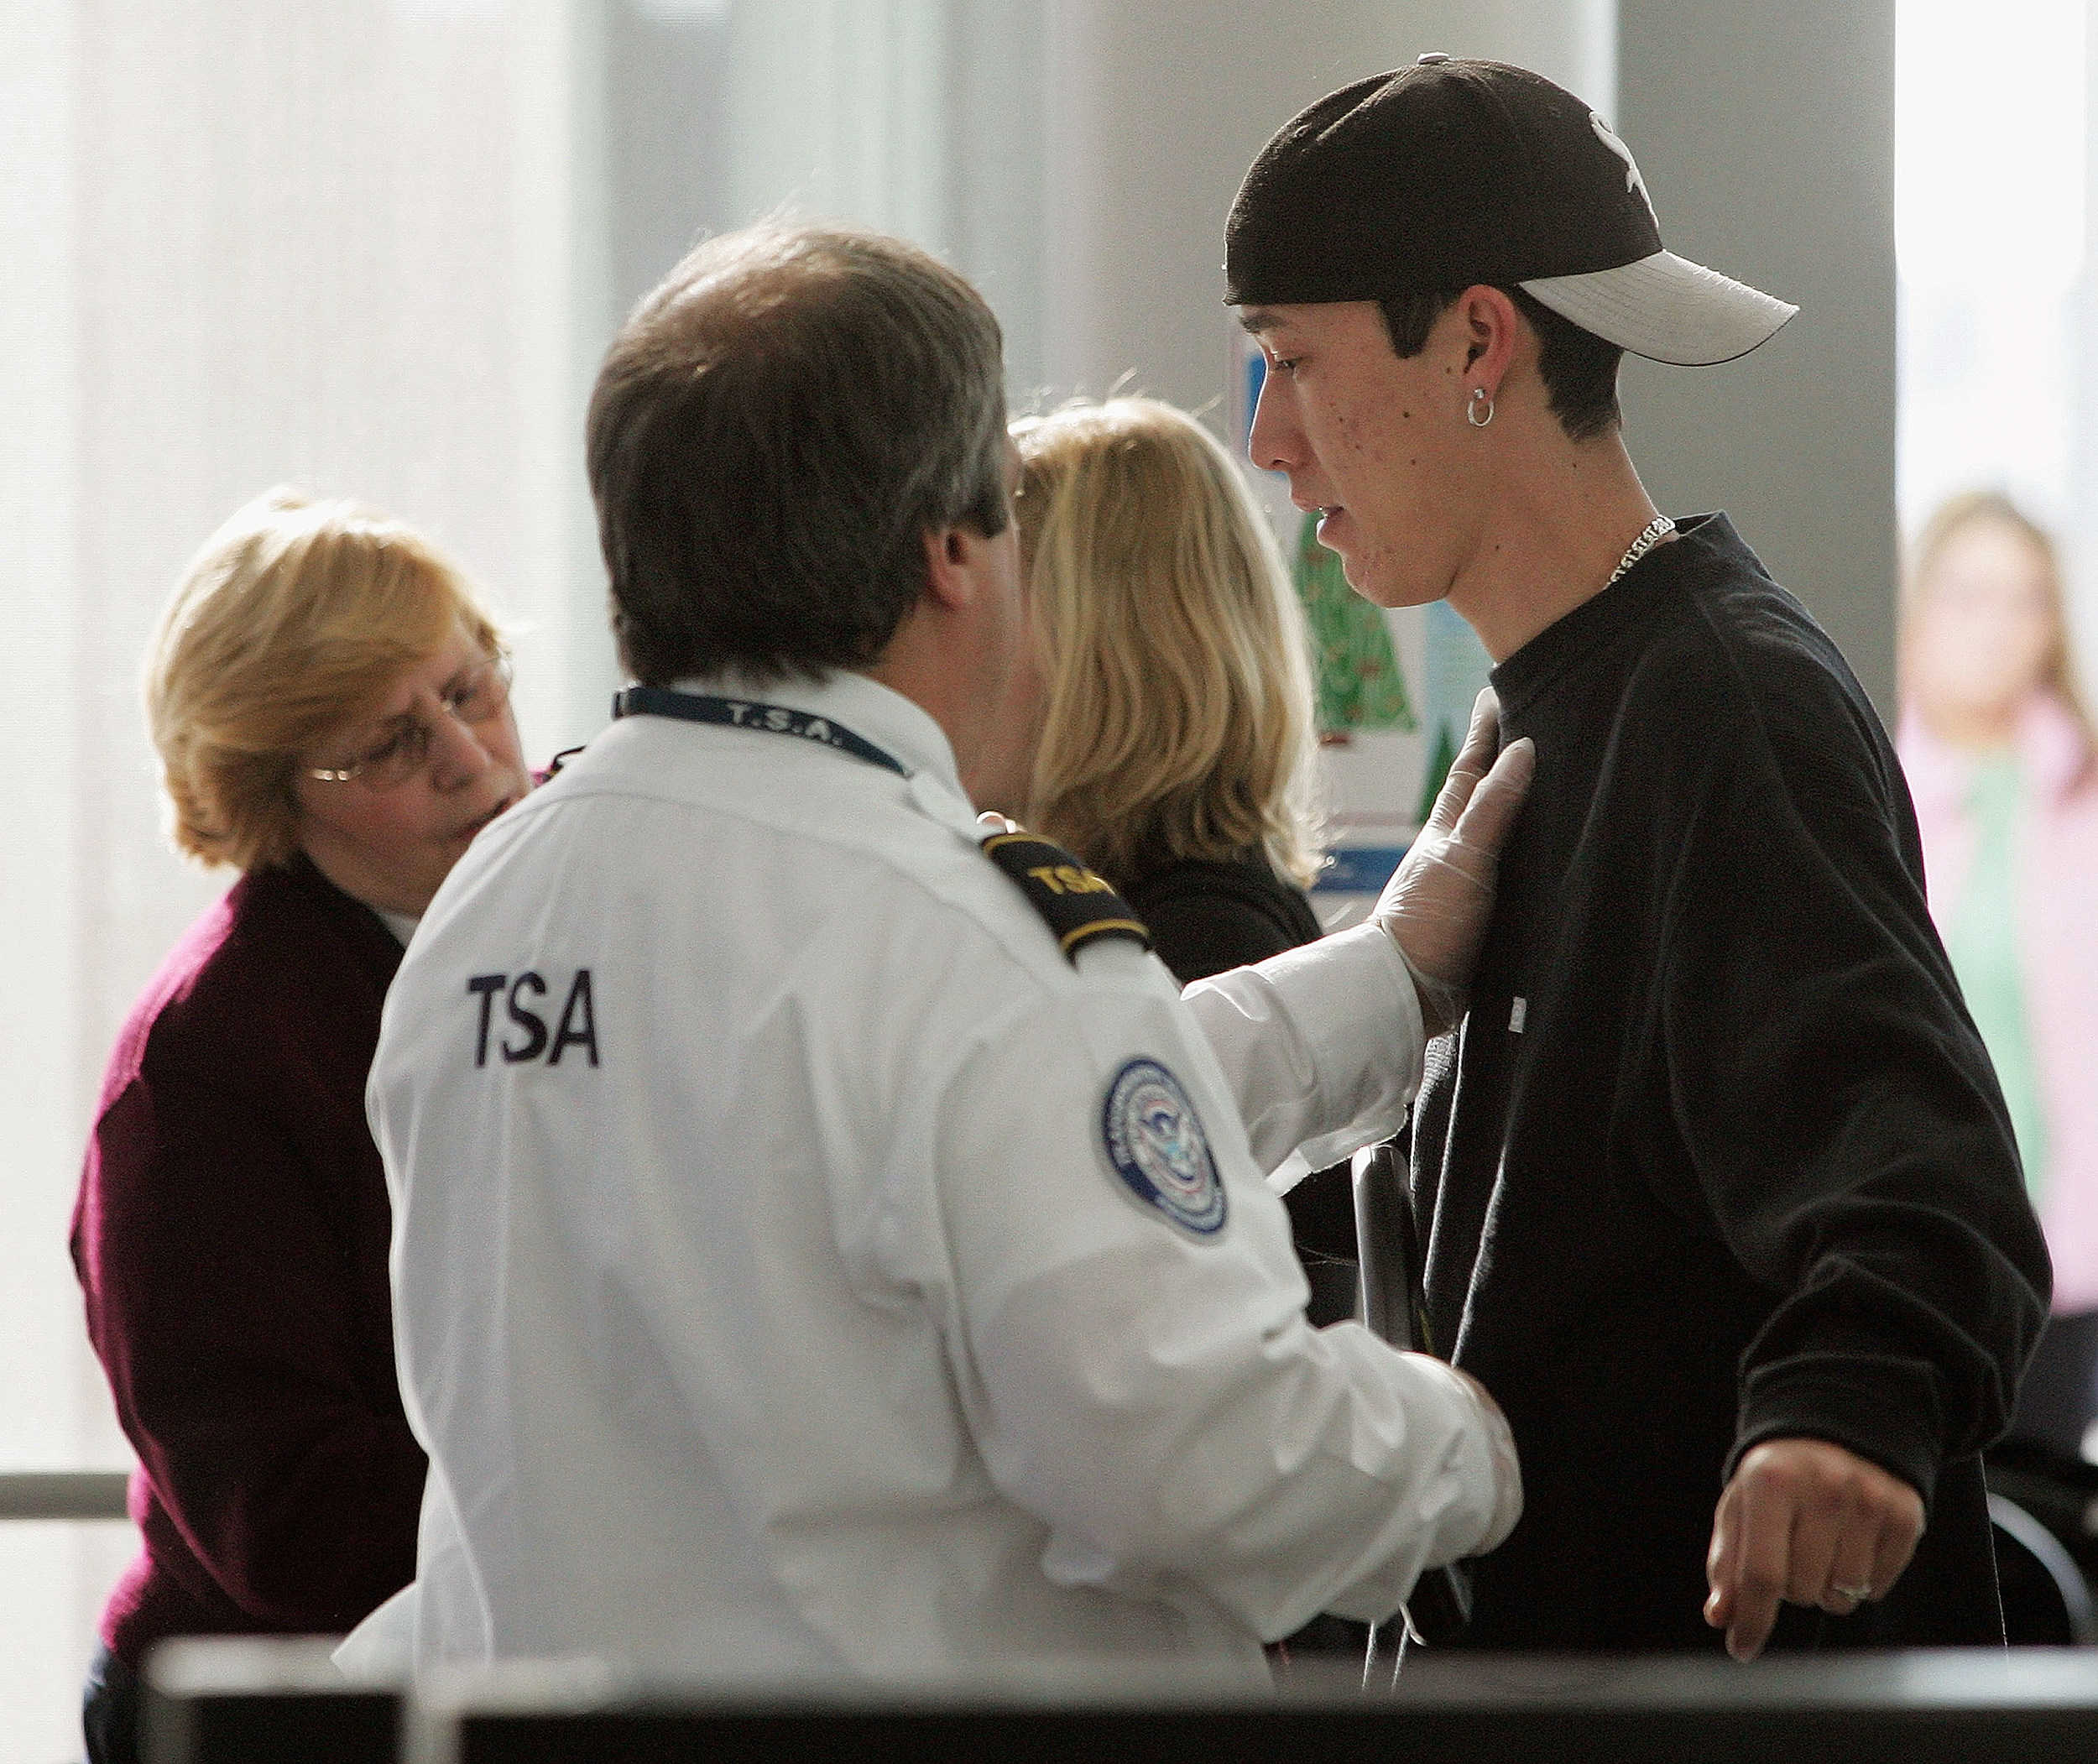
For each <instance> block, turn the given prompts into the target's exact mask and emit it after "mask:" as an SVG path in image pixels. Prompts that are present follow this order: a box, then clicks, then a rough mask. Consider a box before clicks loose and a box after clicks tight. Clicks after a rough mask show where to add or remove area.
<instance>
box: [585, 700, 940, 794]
mask: <svg viewBox="0 0 2098 1764" xmlns="http://www.w3.org/2000/svg"><path fill="white" fill-rule="evenodd" d="M612 714H613V716H614V717H676V718H680V719H681V721H683V722H686V723H718V724H719V725H720V726H721V727H722V728H730V729H749V730H750V731H751V732H752V733H754V734H759V735H792V736H795V737H796V738H799V739H801V740H803V741H813V742H815V743H816V744H817V745H818V746H819V747H828V748H835V749H837V750H838V752H839V753H841V754H851V755H852V756H853V758H854V759H864V760H865V761H866V762H867V763H868V764H869V765H879V766H880V767H882V768H883V769H884V770H887V771H892V772H894V773H895V775H897V776H898V777H899V778H908V777H909V776H910V775H911V768H910V767H909V766H907V765H905V764H904V763H903V761H902V760H900V759H897V758H896V756H895V754H891V753H890V752H888V751H886V750H885V749H882V748H878V747H876V746H875V745H874V743H873V742H871V741H869V740H868V739H867V738H866V737H865V736H864V735H855V734H854V733H853V732H852V731H851V730H850V729H848V728H846V727H845V725H844V724H843V723H833V722H832V720H831V719H830V718H827V717H818V716H816V715H814V714H812V712H808V711H796V710H790V709H788V708H787V707H786V706H785V705H783V704H767V703H765V702H764V701H763V700H762V699H758V698H717V697H713V696H712V694H709V693H702V692H672V691H671V690H670V689H669V688H668V687H667V686H629V687H627V689H626V690H625V691H624V692H614V693H613V695H612Z"/></svg>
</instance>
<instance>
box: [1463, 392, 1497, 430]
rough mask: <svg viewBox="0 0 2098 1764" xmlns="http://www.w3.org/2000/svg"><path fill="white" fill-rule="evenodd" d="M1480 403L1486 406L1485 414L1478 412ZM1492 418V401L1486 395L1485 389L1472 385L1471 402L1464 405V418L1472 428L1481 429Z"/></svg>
mask: <svg viewBox="0 0 2098 1764" xmlns="http://www.w3.org/2000/svg"><path fill="white" fill-rule="evenodd" d="M1481 404H1484V405H1485V407H1486V411H1485V415H1483V416H1482V415H1480V412H1479V407H1480V405H1481ZM1464 420H1465V421H1466V422H1468V423H1469V424H1470V425H1472V427H1473V428H1474V429H1483V428H1485V426H1486V425H1487V424H1488V423H1490V422H1491V421H1492V420H1494V401H1493V400H1492V399H1490V398H1488V397H1487V396H1486V389H1485V387H1484V386H1474V387H1473V388H1472V389H1471V402H1470V403H1469V404H1467V405H1465V406H1464Z"/></svg>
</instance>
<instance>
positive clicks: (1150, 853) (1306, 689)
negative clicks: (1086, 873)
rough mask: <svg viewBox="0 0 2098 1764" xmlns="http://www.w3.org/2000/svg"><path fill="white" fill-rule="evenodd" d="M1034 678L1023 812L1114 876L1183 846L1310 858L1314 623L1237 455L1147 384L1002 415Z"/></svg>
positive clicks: (1313, 842) (1284, 866)
mask: <svg viewBox="0 0 2098 1764" xmlns="http://www.w3.org/2000/svg"><path fill="white" fill-rule="evenodd" d="M1013 436H1014V439H1015V441H1017V442H1018V443H1019V446H1020V462H1021V467H1020V491H1019V495H1018V497H1017V498H1016V500H1015V510H1016V512H1017V514H1018V515H1019V518H1020V546H1021V551H1022V553H1023V555H1024V556H1025V557H1026V561H1027V570H1028V578H1029V586H1030V592H1031V604H1032V614H1033V619H1034V624H1035V630H1036V642H1037V645H1038V646H1039V650H1040V653H1041V660H1042V671H1043V676H1044V681H1045V686H1046V704H1045V709H1044V728H1043V733H1042V738H1041V746H1040V748H1039V749H1038V750H1037V754H1036V760H1035V767H1034V778H1033V785H1032V789H1031V792H1030V800H1029V802H1028V805H1027V814H1028V818H1029V821H1030V822H1031V825H1032V826H1034V827H1036V829H1037V830H1039V831H1040V832H1042V833H1044V834H1046V836H1047V837H1049V838H1053V839H1056V840H1057V841H1059V842H1061V843H1063V844H1065V845H1067V846H1069V847H1070V848H1072V850H1074V851H1076V852H1078V853H1079V854H1080V855H1081V856H1083V858H1085V859H1087V861H1088V862H1089V863H1091V864H1093V866H1094V867H1095V868H1096V869H1099V870H1101V871H1103V872H1104V874H1106V875H1107V876H1109V878H1110V879H1120V880H1127V879H1131V878H1133V877H1134V876H1135V874H1138V873H1139V872H1140V871H1141V870H1143V869H1146V868H1150V867H1152V866H1155V865H1157V864H1163V863H1167V862H1171V861H1172V860H1175V859H1188V858H1194V859H1211V860H1215V861H1221V862H1229V861H1231V860H1234V859H1241V858H1243V857H1245V855H1246V854H1247V853H1250V852H1258V853H1261V854H1262V855H1264V856H1265V857H1266V859H1267V861H1268V862H1269V863H1270V864H1271V865H1272V866H1273V867H1274V869H1275V870H1276V874H1279V875H1283V876H1287V877H1290V878H1292V879H1294V880H1296V881H1297V882H1299V883H1304V882H1308V881H1309V880H1310V879H1311V878H1312V875H1313V873H1314V871H1315V870H1316V869H1317V867H1318V838H1317V834H1318V823H1319V815H1318V798H1317V776H1318V774H1317V748H1318V738H1317V735H1316V733H1315V732H1314V729H1313V723H1312V685H1311V669H1310V664H1309V652H1310V640H1309V637H1308V635H1307V631H1306V628H1305V624H1304V615H1303V610H1302V608H1301V607H1300V606H1299V605H1298V603H1297V596H1296V593H1295V592H1294V591H1293V590H1292V587H1291V586H1290V582H1289V577H1288V574H1287V572H1286V571H1285V569H1284V567H1283V565H1282V559H1281V553H1280V551H1278V550H1277V548H1276V543H1275V535H1274V533H1273V531H1272V530H1271V528H1270V527H1269V525H1268V523H1267V520H1266V517H1265V516H1264V515H1263V514H1261V513H1260V509H1259V508H1258V507H1257V506H1256V505H1255V503H1254V501H1253V498H1252V495H1251V494H1250V492H1249V490H1248V489H1247V487H1246V484H1245V479H1244V478H1242V477H1241V476H1240V475H1239V469H1238V467H1236V466H1235V465H1234V463H1233V462H1232V460H1231V457H1230V456H1229V454H1228V453H1226V452H1225V451H1224V448H1223V447H1222V446H1220V445H1219V443H1218V442H1217V441H1216V440H1215V439H1214V438H1213V436H1211V435H1210V434H1209V432H1208V431H1207V430H1206V429H1204V428H1203V426H1202V425H1201V424H1200V423H1198V422H1197V421H1196V420H1194V419H1193V417H1191V416H1188V415H1186V413H1184V412H1182V411H1180V410H1175V409H1173V408H1172V406H1171V405H1170V404H1160V403H1157V402H1156V400H1154V399H1146V398H1117V399H1109V400H1108V401H1107V402H1106V403H1104V404H1071V405H1067V406H1066V407H1065V408H1064V409H1062V410H1058V411H1057V412H1055V413H1054V414H1053V415H1048V416H1041V417H1032V418H1028V419H1026V420H1023V421H1020V422H1018V423H1015V425H1013Z"/></svg>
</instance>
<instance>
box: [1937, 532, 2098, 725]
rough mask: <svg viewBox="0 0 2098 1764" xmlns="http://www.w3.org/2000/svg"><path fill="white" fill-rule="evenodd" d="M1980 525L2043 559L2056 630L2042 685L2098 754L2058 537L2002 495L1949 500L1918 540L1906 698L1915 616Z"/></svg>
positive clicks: (2049, 609)
mask: <svg viewBox="0 0 2098 1764" xmlns="http://www.w3.org/2000/svg"><path fill="white" fill-rule="evenodd" d="M1981 521H1993V522H1995V523H1996V525H1999V526H2003V527H2008V528H2009V529H2010V530H2012V532H2013V533H2016V534H2017V535H2018V536H2019V537H2020V538H2021V539H2022V540H2025V541H2026V543H2027V544H2028V545H2031V546H2032V547H2033V551H2035V552H2036V553H2038V556H2039V560H2040V581H2041V583H2042V592H2043V594H2044V595H2045V597H2046V600H2047V615H2048V620H2049V622H2050V623H2051V624H2053V626H2054V637H2053V638H2052V639H2051V640H2050V641H2049V642H2048V645H2047V653H2046V654H2045V655H2043V656H2042V657H2041V658H2040V681H2039V683H2040V685H2041V686H2043V687H2044V688H2045V689H2046V690H2047V691H2048V692H2052V693H2053V694H2054V696H2055V697H2057V698H2059V699H2060V700H2061V702H2062V703H2063V705H2064V707H2065V708H2066V709H2067V710H2068V712H2069V715H2070V716H2072V717H2074V718H2075V719H2076V726H2077V727H2078V728H2080V729H2081V730H2082V731H2083V735H2084V740H2085V744H2086V746H2087V747H2090V748H2094V749H2098V735H2094V733H2093V731H2092V728H2091V722H2090V710H2089V709H2088V708H2087V707H2086V705H2085V699H2084V692H2083V687H2082V686H2081V685H2080V684H2079V683H2078V681H2077V676H2076V659H2075V653H2074V652H2073V650H2071V649H2070V647H2069V607H2068V603H2067V599H2066V598H2065V596H2064V592H2063V589H2062V560H2061V554H2060V552H2059V550H2058V549H2057V548H2056V546H2055V544H2054V535H2053V534H2051V533H2049V532H2048V530H2047V529H2046V528H2044V527H2043V526H2042V525H2040V524H2039V523H2038V521H2036V520H2034V519H2033V518H2032V517H2031V516H2030V515H2029V514H2027V513H2026V512H2025V511H2024V510H2023V509H2021V508H2019V507H2018V505H2017V504H2016V503H2014V502H2012V500H2011V498H2009V497H2007V496H2006V495H2004V494H2003V493H2002V492H2001V491H2000V490H1967V491H1963V492H1962V493H1960V494H1959V495H1957V496H1952V497H1948V498H1946V499H1945V500H1944V502H1942V503H1940V504H1939V505H1938V506H1937V508H1936V509H1934V510H1933V511H1932V512H1931V515H1930V519H1928V520H1926V521H1925V522H1924V523H1923V528H1922V530H1921V531H1919V532H1918V534H1917V535H1916V542H1915V544H1914V545H1913V547H1911V549H1910V551H1909V556H1908V571H1907V572H1906V574H1905V576H1904V578H1903V581H1902V635H1901V642H1900V644H1899V645H1898V647H1899V650H1900V663H1901V672H1902V683H1901V685H1902V697H1903V698H1904V699H1905V700H1909V701H1912V702H1913V700H1914V697H1915V686H1916V682H1915V678H1914V664H1913V660H1911V657H1910V653H1909V644H1910V636H1911V634H1912V633H1913V631H1914V629H1915V627H1916V615H1917V614H1918V612H1920V611H1921V610H1922V607H1923V584H1924V582H1926V581H1927V580H1928V578H1929V576H1930V573H1931V571H1933V570H1934V569H1935V568H1936V567H1937V566H1938V561H1939V558H1940V557H1942V556H1944V551H1945V547H1946V546H1948V545H1950V544H1951V543H1952V541H1953V540H1954V539H1955V538H1956V537H1958V535H1960V533H1962V532H1964V531H1965V530H1966V529H1967V528H1969V527H1970V526H1973V525H1975V524H1976V523H1977V522H1981Z"/></svg>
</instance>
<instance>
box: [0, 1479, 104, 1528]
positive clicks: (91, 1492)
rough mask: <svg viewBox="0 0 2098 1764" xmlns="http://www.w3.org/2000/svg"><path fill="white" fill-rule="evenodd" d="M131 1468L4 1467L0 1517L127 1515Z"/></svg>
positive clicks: (101, 1516) (36, 1517)
mask: <svg viewBox="0 0 2098 1764" xmlns="http://www.w3.org/2000/svg"><path fill="white" fill-rule="evenodd" d="M130 1480H131V1473H130V1472H129V1471H128V1470H6V1471H0V1520H6V1519H75V1520H79V1519H123V1518H125V1517H127V1516H128V1515H127V1514H126V1512H125V1510H124V1489H125V1485H127V1484H128V1482H129V1481H130Z"/></svg>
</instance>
